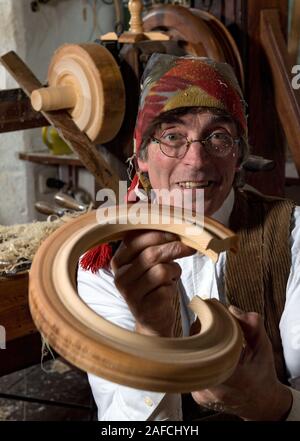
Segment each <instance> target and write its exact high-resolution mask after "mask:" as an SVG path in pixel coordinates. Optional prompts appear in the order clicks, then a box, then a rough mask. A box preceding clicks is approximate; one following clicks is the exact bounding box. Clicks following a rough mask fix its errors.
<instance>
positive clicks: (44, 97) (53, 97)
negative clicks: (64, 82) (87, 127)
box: [30, 86, 77, 112]
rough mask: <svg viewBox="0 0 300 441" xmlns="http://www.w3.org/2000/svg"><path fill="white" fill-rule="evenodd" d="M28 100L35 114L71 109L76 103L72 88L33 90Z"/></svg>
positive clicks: (58, 87) (59, 87) (60, 87)
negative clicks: (42, 111)
mask: <svg viewBox="0 0 300 441" xmlns="http://www.w3.org/2000/svg"><path fill="white" fill-rule="evenodd" d="M30 99H31V105H32V107H33V108H34V110H36V111H37V112H40V111H41V110H44V111H45V112H47V111H49V110H60V109H72V108H73V107H75V105H76V101H77V97H76V92H75V89H74V87H72V86H57V87H43V88H41V89H37V90H34V91H33V92H32V94H31V97H30Z"/></svg>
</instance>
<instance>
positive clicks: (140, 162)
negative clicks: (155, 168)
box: [137, 158, 148, 173]
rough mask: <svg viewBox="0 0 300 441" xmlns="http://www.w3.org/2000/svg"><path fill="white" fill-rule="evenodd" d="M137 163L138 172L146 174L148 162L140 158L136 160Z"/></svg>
mask: <svg viewBox="0 0 300 441" xmlns="http://www.w3.org/2000/svg"><path fill="white" fill-rule="evenodd" d="M137 163H138V166H139V171H141V172H144V173H146V172H148V162H147V161H145V160H143V159H141V158H137Z"/></svg>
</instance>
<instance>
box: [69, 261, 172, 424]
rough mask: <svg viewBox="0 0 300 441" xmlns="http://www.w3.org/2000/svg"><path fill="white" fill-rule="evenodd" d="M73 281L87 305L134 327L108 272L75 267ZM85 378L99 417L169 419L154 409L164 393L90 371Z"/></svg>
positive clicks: (122, 419)
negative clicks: (119, 381)
mask: <svg viewBox="0 0 300 441" xmlns="http://www.w3.org/2000/svg"><path fill="white" fill-rule="evenodd" d="M77 281H78V287H77V288H78V294H79V296H80V297H81V298H82V300H83V301H84V302H85V303H86V304H87V305H88V306H89V307H90V308H91V309H93V310H94V311H95V312H96V313H97V314H99V315H101V316H102V317H104V318H106V319H107V320H109V321H111V322H113V323H115V324H117V325H119V326H121V327H123V328H126V329H129V330H134V327H135V320H134V317H133V315H132V314H131V312H130V310H129V309H128V306H127V304H126V302H125V300H124V299H123V297H122V296H121V294H120V293H119V292H118V290H117V289H116V287H115V284H114V280H113V275H112V274H111V273H110V272H108V271H105V270H100V271H99V272H98V273H96V274H93V273H91V272H90V271H84V270H82V269H81V268H79V270H78V275H77ZM88 378H89V382H90V386H91V389H92V393H93V396H94V399H95V402H96V404H97V407H98V419H99V420H101V421H130V420H133V421H145V420H147V419H150V418H151V419H154V418H155V419H156V418H157V419H171V416H170V418H169V417H168V415H160V414H159V410H158V409H157V407H158V406H159V403H160V402H161V401H162V399H163V398H164V396H165V394H164V393H157V392H146V391H141V390H136V389H133V388H129V387H126V386H121V385H118V384H115V383H112V382H110V381H107V380H104V379H103V378H100V377H97V376H96V375H93V374H88ZM164 407H165V406H164Z"/></svg>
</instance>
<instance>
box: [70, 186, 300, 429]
mask: <svg viewBox="0 0 300 441" xmlns="http://www.w3.org/2000/svg"><path fill="white" fill-rule="evenodd" d="M233 204H234V192H233V190H232V191H231V192H230V193H229V195H228V197H227V199H226V200H225V202H224V204H223V206H222V207H221V209H220V210H218V211H217V212H216V213H215V214H214V216H213V217H214V218H215V219H216V220H218V221H220V222H222V223H223V224H224V225H228V221H229V216H230V213H231V211H232V208H233ZM290 245H291V259H292V264H291V271H290V275H289V279H288V283H287V290H286V303H285V307H284V311H283V314H282V316H281V320H280V324H279V328H280V334H281V339H282V345H283V352H284V357H285V362H286V366H287V369H288V372H289V375H290V383H291V386H292V387H293V388H295V389H298V390H299V391H300V207H296V208H295V210H294V214H293V229H292V232H291V237H290ZM225 262H226V253H225V252H223V253H221V254H220V255H219V259H218V262H217V263H216V264H215V263H214V262H213V261H212V260H211V259H209V258H208V257H207V256H205V255H200V254H194V255H193V256H188V257H185V258H182V259H178V260H177V263H179V265H180V266H181V268H182V275H181V287H182V289H181V291H182V292H181V315H182V324H183V333H184V335H188V334H189V329H190V325H191V323H192V322H193V320H194V317H193V314H192V313H191V312H190V310H189V309H188V304H189V302H190V301H191V299H192V298H193V297H194V296H195V295H198V296H200V297H202V298H216V299H218V300H220V301H221V302H224V301H225V299H224V272H225ZM78 293H79V295H80V297H81V298H82V299H83V300H84V302H86V303H87V304H88V305H89V306H90V307H91V308H92V309H93V310H94V311H95V312H97V313H98V314H99V315H101V316H103V317H105V318H106V319H107V320H110V321H112V322H113V323H115V324H118V325H119V326H121V327H124V328H127V329H130V330H132V331H133V330H134V328H135V320H134V317H133V315H132V314H131V312H130V311H129V309H128V307H127V304H126V302H125V300H124V299H123V297H122V295H121V294H120V293H119V292H118V290H117V289H116V287H115V284H114V279H113V275H112V273H111V272H109V271H106V270H100V271H98V272H97V273H96V274H92V273H91V272H90V271H83V270H82V269H79V270H78ZM88 377H89V382H90V385H91V388H92V392H93V395H94V399H95V401H96V404H97V406H98V419H99V420H102V421H130V420H132V421H145V420H156V421H158V420H172V421H179V420H181V419H182V412H181V396H180V394H164V393H157V392H147V391H141V390H136V389H132V388H129V387H126V386H120V385H118V384H115V383H112V382H110V381H107V380H104V379H102V378H99V377H97V376H95V375H93V374H88ZM292 392H293V396H294V404H293V407H292V409H291V412H290V415H289V417H288V420H300V392H297V391H295V390H294V389H293V390H292Z"/></svg>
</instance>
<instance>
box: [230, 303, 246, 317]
mask: <svg viewBox="0 0 300 441" xmlns="http://www.w3.org/2000/svg"><path fill="white" fill-rule="evenodd" d="M229 310H230V311H231V312H232V313H233V314H235V315H243V314H244V313H245V312H244V311H242V310H241V309H240V308H238V307H237V306H234V305H230V306H229Z"/></svg>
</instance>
